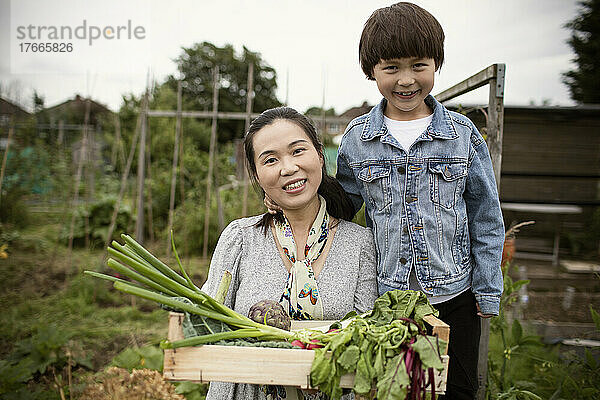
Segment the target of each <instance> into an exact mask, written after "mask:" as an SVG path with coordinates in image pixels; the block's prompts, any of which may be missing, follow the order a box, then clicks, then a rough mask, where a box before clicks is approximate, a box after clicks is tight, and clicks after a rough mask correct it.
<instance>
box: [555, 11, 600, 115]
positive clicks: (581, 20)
mask: <svg viewBox="0 0 600 400" xmlns="http://www.w3.org/2000/svg"><path fill="white" fill-rule="evenodd" d="M579 4H580V6H581V7H582V9H581V14H580V15H579V16H578V17H576V18H575V19H574V20H572V21H571V22H569V23H567V24H566V25H565V26H566V27H567V28H570V29H571V30H572V34H571V38H570V39H569V40H568V43H569V45H570V46H571V48H572V49H573V51H574V52H575V58H574V59H573V61H574V62H575V64H576V65H577V68H576V69H574V70H571V71H568V72H566V73H564V74H563V82H564V83H565V84H566V85H567V86H568V87H569V91H570V92H571V98H572V99H573V100H575V101H577V102H578V103H600V58H599V57H598V55H599V54H600V0H584V1H581V2H580V3H579Z"/></svg>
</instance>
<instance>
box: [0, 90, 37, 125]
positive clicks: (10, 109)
mask: <svg viewBox="0 0 600 400" xmlns="http://www.w3.org/2000/svg"><path fill="white" fill-rule="evenodd" d="M29 117H31V113H29V112H27V111H26V110H25V109H23V107H21V106H19V105H17V104H15V103H13V102H12V101H10V100H8V99H5V98H3V97H0V126H7V125H8V123H9V122H10V120H11V118H15V120H24V119H27V118H29Z"/></svg>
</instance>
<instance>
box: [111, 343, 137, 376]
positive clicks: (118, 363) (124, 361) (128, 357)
mask: <svg viewBox="0 0 600 400" xmlns="http://www.w3.org/2000/svg"><path fill="white" fill-rule="evenodd" d="M110 365H112V366H115V367H119V368H125V369H126V370H128V371H129V372H131V370H133V369H134V368H135V367H139V365H140V355H139V353H138V352H137V351H135V349H133V348H131V347H128V348H126V349H125V350H123V351H122V352H121V353H119V354H117V356H116V357H115V358H113V360H112V361H111V363H110Z"/></svg>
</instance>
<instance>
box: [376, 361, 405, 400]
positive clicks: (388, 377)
mask: <svg viewBox="0 0 600 400" xmlns="http://www.w3.org/2000/svg"><path fill="white" fill-rule="evenodd" d="M408 384H409V380H408V373H407V372H406V368H405V366H404V361H403V360H402V356H401V355H397V356H396V357H394V358H393V359H392V360H390V361H389V362H388V363H387V366H386V369H385V374H384V375H383V377H381V378H379V381H378V382H377V399H378V400H392V399H404V398H405V397H406V392H407V388H408Z"/></svg>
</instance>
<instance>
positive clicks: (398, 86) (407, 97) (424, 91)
mask: <svg viewBox="0 0 600 400" xmlns="http://www.w3.org/2000/svg"><path fill="white" fill-rule="evenodd" d="M434 75H435V61H434V60H433V59H432V58H417V57H410V58H395V59H392V60H381V61H380V62H379V63H378V64H377V65H375V67H374V68H373V77H374V78H375V81H376V82H377V88H378V89H379V91H380V92H381V94H382V95H383V97H385V98H386V100H387V105H386V108H385V111H384V114H385V116H386V117H388V118H391V119H395V120H398V121H409V120H413V119H418V118H423V117H426V116H428V115H430V114H431V110H430V109H429V107H427V105H426V104H425V98H426V97H427V95H429V93H430V92H431V89H433V82H434Z"/></svg>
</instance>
